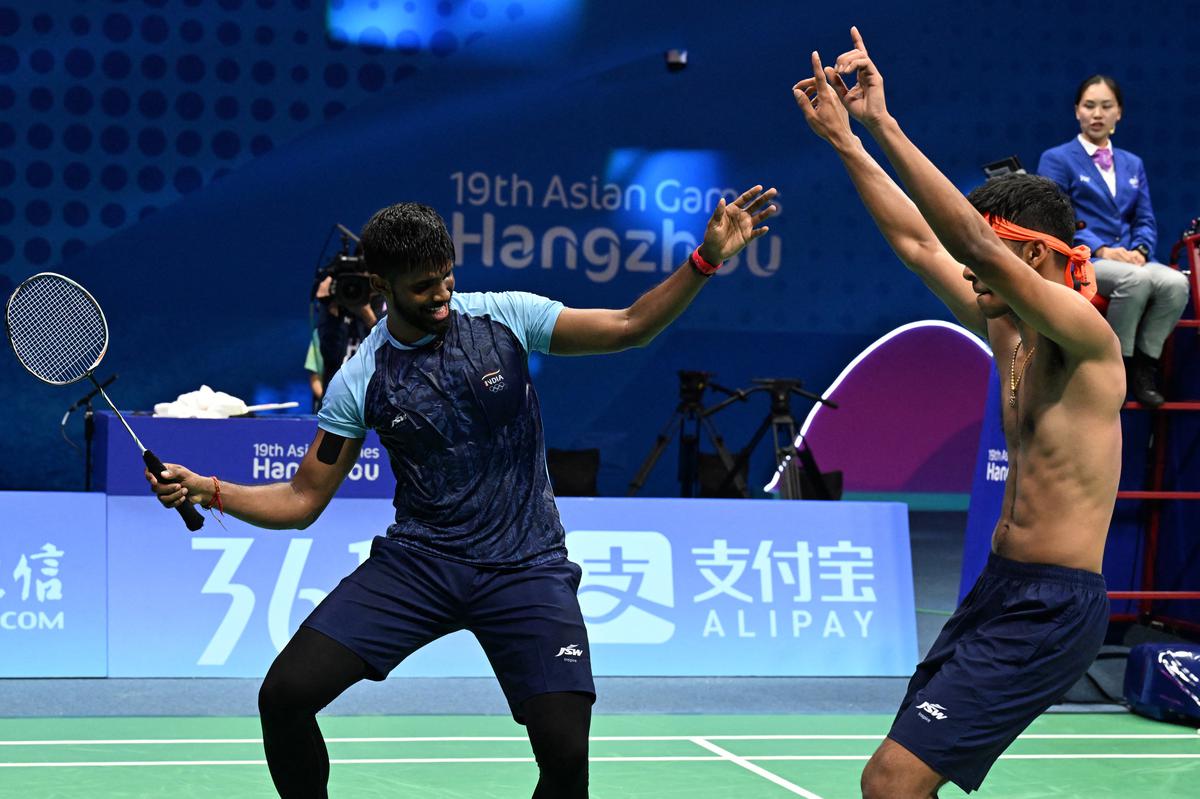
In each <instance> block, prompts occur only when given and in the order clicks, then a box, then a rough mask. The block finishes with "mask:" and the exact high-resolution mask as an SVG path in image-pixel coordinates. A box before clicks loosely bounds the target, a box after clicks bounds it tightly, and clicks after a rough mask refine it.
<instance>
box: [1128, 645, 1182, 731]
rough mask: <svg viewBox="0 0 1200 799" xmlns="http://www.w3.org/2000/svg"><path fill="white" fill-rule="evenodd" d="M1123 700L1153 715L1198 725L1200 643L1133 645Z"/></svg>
mask: <svg viewBox="0 0 1200 799" xmlns="http://www.w3.org/2000/svg"><path fill="white" fill-rule="evenodd" d="M1125 701H1126V702H1128V703H1129V707H1130V708H1132V709H1133V711H1134V712H1135V713H1140V714H1142V715H1143V716H1149V717H1150V718H1152V719H1158V720H1159V721H1173V722H1175V723H1177V724H1190V725H1192V726H1197V725H1200V646H1196V645H1194V644H1192V645H1185V644H1138V645H1137V646H1135V647H1134V648H1133V649H1131V650H1130V651H1129V663H1128V665H1127V666H1126V669H1125Z"/></svg>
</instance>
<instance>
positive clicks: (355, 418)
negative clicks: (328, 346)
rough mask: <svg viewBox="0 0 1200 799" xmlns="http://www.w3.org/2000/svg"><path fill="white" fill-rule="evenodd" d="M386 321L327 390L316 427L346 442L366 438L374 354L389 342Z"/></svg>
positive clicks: (378, 326)
mask: <svg viewBox="0 0 1200 799" xmlns="http://www.w3.org/2000/svg"><path fill="white" fill-rule="evenodd" d="M386 321H387V320H386V319H381V320H380V321H379V323H378V324H377V325H375V328H374V329H373V330H372V331H371V332H370V334H369V335H368V336H367V338H366V339H365V340H364V341H363V343H362V344H360V345H359V347H358V351H357V352H355V353H354V355H352V356H350V360H348V361H346V362H345V363H344V364H342V367H341V368H340V369H338V370H337V373H336V374H335V375H334V376H333V380H331V381H329V385H328V386H327V387H326V389H325V399H324V401H323V402H322V403H321V410H320V412H319V413H318V414H317V427H319V428H321V429H322V430H324V431H325V432H327V433H336V434H337V435H339V436H344V437H346V438H365V437H366V435H367V422H366V401H367V384H368V383H369V382H371V375H373V374H374V373H375V351H376V350H377V349H379V347H380V345H381V344H382V343H383V341H384V340H386V337H387V332H386V331H387V328H386V327H385V324H386Z"/></svg>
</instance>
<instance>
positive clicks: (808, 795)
mask: <svg viewBox="0 0 1200 799" xmlns="http://www.w3.org/2000/svg"><path fill="white" fill-rule="evenodd" d="M692 743H694V744H696V746H702V747H704V748H705V749H707V750H708V751H710V752H715V753H716V754H718V755H720V756H721V757H723V758H725V759H726V760H728V761H729V762H730V763H734V764H736V765H739V766H741V767H742V768H744V769H746V770H747V771H751V772H753V773H755V774H757V775H758V776H760V777H762V778H763V779H766V780H770V781H771V782H773V783H775V784H776V785H778V786H779V787H780V788H785V789H787V790H789V791H791V792H792V793H794V794H796V795H797V796H803V797H804V799H821V797H820V796H818V795H817V794H815V793H812V792H811V791H806V790H804V789H803V788H801V787H800V786H799V785H796V784H795V783H793V782H788V781H787V780H785V779H784V778H783V777H780V776H779V775H778V774H776V773H774V772H772V771H767V770H766V769H765V768H763V767H762V766H756V765H754V764H753V763H751V762H750V761H749V760H747V759H746V758H744V757H738V756H737V755H735V754H734V753H733V752H730V751H729V750H728V749H722V748H721V747H719V746H717V745H716V744H715V743H713V742H712V741H706V740H705V739H703V738H693V739H692Z"/></svg>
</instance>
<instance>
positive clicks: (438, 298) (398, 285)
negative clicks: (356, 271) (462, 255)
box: [371, 262, 454, 344]
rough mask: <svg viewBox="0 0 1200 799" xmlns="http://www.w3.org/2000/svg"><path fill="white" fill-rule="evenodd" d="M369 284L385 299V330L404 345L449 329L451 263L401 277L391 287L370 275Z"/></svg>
mask: <svg viewBox="0 0 1200 799" xmlns="http://www.w3.org/2000/svg"><path fill="white" fill-rule="evenodd" d="M371 284H372V285H373V286H374V287H375V288H376V290H378V291H380V292H381V293H382V294H383V295H384V297H386V298H387V304H388V330H389V331H390V332H391V334H392V335H393V336H395V337H396V338H397V339H398V340H400V341H402V342H404V343H405V344H412V343H413V342H416V341H420V340H421V339H423V338H425V337H426V336H429V335H439V334H441V333H443V332H445V330H446V328H448V327H449V326H450V297H451V296H452V295H453V294H454V263H453V262H450V263H447V264H446V265H445V266H443V267H442V268H441V269H436V270H417V271H415V272H406V273H401V274H399V275H396V276H395V277H393V278H392V280H391V282H390V283H389V282H388V281H386V280H385V279H384V278H382V277H380V276H378V275H372V276H371Z"/></svg>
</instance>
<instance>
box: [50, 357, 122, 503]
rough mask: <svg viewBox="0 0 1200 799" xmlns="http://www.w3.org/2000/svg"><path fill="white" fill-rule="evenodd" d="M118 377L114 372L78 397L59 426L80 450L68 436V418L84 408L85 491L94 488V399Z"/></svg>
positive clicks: (67, 439) (64, 436)
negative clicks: (78, 409)
mask: <svg viewBox="0 0 1200 799" xmlns="http://www.w3.org/2000/svg"><path fill="white" fill-rule="evenodd" d="M116 379H117V376H116V375H115V374H114V375H113V376H112V377H110V378H108V379H107V380H105V381H104V382H103V383H99V384H98V385H97V386H96V388H94V389H92V390H91V391H89V392H88V393H87V394H85V395H84V396H82V397H80V398H79V399H77V400H76V401H75V402H74V403H72V405H71V407H69V408H67V412H66V413H64V414H63V418H62V422H60V423H59V428H60V430H61V432H62V436H63V438H64V439H66V441H67V443H68V444H70V445H71V446H72V447H75V449H76V450H78V449H79V447H78V446H76V444H75V442H73V441H72V440H71V439H69V438H67V419H69V418H70V417H71V414H72V413H74V412H75V410H76V409H77V408H83V446H84V456H83V490H84V491H91V490H92V440H93V439H94V438H95V437H96V418H95V417H96V413H95V411H94V410H92V400H93V399H95V397H96V395H97V394H99V393H100V389H102V388H107V387H108V386H109V385H110V384H111V383H112V382H113V381H114V380H116Z"/></svg>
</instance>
